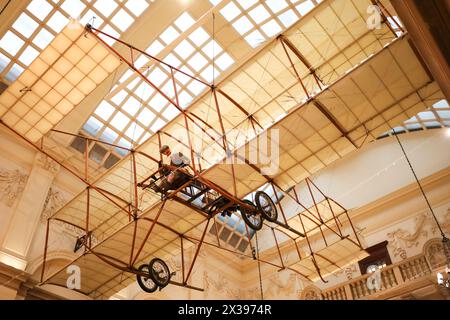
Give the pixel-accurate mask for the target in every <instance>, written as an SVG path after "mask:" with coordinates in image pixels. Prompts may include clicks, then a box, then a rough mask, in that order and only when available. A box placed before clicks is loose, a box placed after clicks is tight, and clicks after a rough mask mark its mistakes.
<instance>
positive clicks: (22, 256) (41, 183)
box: [0, 153, 60, 270]
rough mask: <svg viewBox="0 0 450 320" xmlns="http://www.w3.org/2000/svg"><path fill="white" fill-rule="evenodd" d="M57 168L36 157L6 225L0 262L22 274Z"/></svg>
mask: <svg viewBox="0 0 450 320" xmlns="http://www.w3.org/2000/svg"><path fill="white" fill-rule="evenodd" d="M59 168H60V166H59V165H58V164H57V163H56V162H54V161H53V160H51V159H50V158H48V157H47V156H45V155H44V154H41V153H38V154H37V155H36V157H35V159H34V163H33V167H32V169H31V172H30V175H29V177H28V181H27V183H26V185H25V188H24V190H23V193H22V195H21V198H20V199H19V202H18V205H17V207H16V209H15V211H14V213H13V215H12V218H11V220H10V222H9V226H8V229H7V231H6V235H5V237H4V240H3V243H2V246H1V249H0V262H2V263H5V264H7V265H10V266H12V267H14V268H16V269H19V270H25V268H26V266H27V255H28V252H29V249H30V246H31V242H32V240H33V237H34V233H35V231H36V229H37V226H38V223H39V219H40V215H41V213H42V210H43V207H44V204H45V199H46V197H47V194H48V192H49V189H50V187H51V185H52V183H53V180H54V178H55V176H56V174H57V173H58V171H59Z"/></svg>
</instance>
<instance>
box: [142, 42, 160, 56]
mask: <svg viewBox="0 0 450 320" xmlns="http://www.w3.org/2000/svg"><path fill="white" fill-rule="evenodd" d="M162 49H164V46H163V45H162V43H161V42H159V41H158V40H155V41H153V43H152V44H151V45H150V46H149V47H148V48H147V50H145V52H147V53H148V54H149V55H151V56H156V55H157V54H158V53H160V52H161V50H162Z"/></svg>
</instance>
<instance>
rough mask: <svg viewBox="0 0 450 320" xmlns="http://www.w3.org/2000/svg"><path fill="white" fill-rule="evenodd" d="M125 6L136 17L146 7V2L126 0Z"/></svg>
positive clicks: (142, 0)
mask: <svg viewBox="0 0 450 320" xmlns="http://www.w3.org/2000/svg"><path fill="white" fill-rule="evenodd" d="M125 6H126V7H127V8H128V10H130V11H131V12H132V13H133V14H134V15H135V16H137V17H138V16H140V15H141V14H142V12H144V11H145V9H147V7H148V3H147V1H145V0H128V1H127V2H126V3H125Z"/></svg>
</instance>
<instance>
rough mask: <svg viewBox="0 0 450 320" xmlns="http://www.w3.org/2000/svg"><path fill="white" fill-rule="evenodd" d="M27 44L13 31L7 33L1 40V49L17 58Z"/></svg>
mask: <svg viewBox="0 0 450 320" xmlns="http://www.w3.org/2000/svg"><path fill="white" fill-rule="evenodd" d="M24 43H25V42H24V41H23V40H22V39H20V38H19V37H18V36H16V35H15V34H14V33H12V32H11V31H8V32H6V34H5V35H4V36H3V38H2V39H1V40H0V48H2V49H3V50H5V51H6V52H8V53H9V54H10V55H12V56H15V55H16V53H17V52H18V51H19V50H20V48H21V47H22V46H23V44H24Z"/></svg>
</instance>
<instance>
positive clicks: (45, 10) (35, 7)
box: [27, 0, 53, 21]
mask: <svg viewBox="0 0 450 320" xmlns="http://www.w3.org/2000/svg"><path fill="white" fill-rule="evenodd" d="M52 8H53V7H52V5H51V4H49V3H48V2H47V1H45V0H33V1H31V3H30V4H29V5H28V7H27V10H28V11H30V12H31V13H32V14H33V15H34V16H35V17H36V18H38V19H39V20H41V21H42V20H44V19H45V17H47V15H48V14H49V13H50V11H52Z"/></svg>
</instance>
